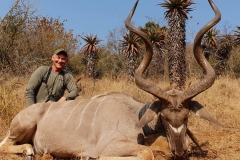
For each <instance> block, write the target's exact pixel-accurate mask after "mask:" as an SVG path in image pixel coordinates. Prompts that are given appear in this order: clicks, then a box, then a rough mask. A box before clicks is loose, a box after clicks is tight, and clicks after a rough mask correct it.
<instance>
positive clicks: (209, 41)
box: [202, 28, 219, 60]
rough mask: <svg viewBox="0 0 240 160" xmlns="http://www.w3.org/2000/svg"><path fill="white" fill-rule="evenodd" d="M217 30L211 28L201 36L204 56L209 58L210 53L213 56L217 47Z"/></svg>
mask: <svg viewBox="0 0 240 160" xmlns="http://www.w3.org/2000/svg"><path fill="white" fill-rule="evenodd" d="M218 34H219V30H217V29H216V28H211V29H210V30H208V31H207V33H206V34H205V35H204V37H203V44H202V48H203V50H204V55H205V57H206V58H207V59H208V60H209V57H210V55H212V57H213V58H214V54H215V52H216V50H217V48H218V42H217V36H218Z"/></svg>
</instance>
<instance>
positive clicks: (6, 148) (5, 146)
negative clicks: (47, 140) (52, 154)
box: [0, 131, 34, 160]
mask: <svg viewBox="0 0 240 160" xmlns="http://www.w3.org/2000/svg"><path fill="white" fill-rule="evenodd" d="M13 137H14V136H12V135H11V134H10V131H9V132H8V134H7V135H6V137H5V138H4V140H3V141H2V142H1V143H0V153H10V154H24V155H25V156H26V157H27V160H32V158H33V155H34V151H33V147H32V145H31V144H21V145H16V144H15V142H16V141H15V140H14V138H13ZM11 138H13V139H11Z"/></svg>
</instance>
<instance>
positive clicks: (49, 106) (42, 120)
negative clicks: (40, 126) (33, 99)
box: [41, 103, 54, 122]
mask: <svg viewBox="0 0 240 160" xmlns="http://www.w3.org/2000/svg"><path fill="white" fill-rule="evenodd" d="M53 104H54V103H52V104H51V105H50V106H49V108H48V110H47V112H46V113H45V114H44V117H43V120H42V122H44V120H45V118H46V116H47V115H48V112H49V110H50V109H51V108H52V105H53ZM42 105H43V104H42ZM41 107H42V106H41Z"/></svg>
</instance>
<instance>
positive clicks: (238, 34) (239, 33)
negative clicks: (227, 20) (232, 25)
mask: <svg viewBox="0 0 240 160" xmlns="http://www.w3.org/2000/svg"><path fill="white" fill-rule="evenodd" d="M234 32H235V39H234V43H235V44H236V45H240V26H237V30H235V31H234Z"/></svg>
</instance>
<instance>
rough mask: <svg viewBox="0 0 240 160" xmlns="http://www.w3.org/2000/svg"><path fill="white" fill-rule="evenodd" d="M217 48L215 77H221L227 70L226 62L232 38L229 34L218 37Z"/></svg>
mask: <svg viewBox="0 0 240 160" xmlns="http://www.w3.org/2000/svg"><path fill="white" fill-rule="evenodd" d="M218 43H219V48H218V50H217V52H216V54H215V58H214V59H215V63H216V65H215V67H214V69H215V70H216V74H217V76H220V75H222V74H223V73H224V72H225V71H226V70H227V69H228V65H227V61H228V60H229V58H230V56H231V51H232V47H233V44H234V38H233V36H232V35H230V34H225V35H222V36H220V37H219V40H218Z"/></svg>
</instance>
